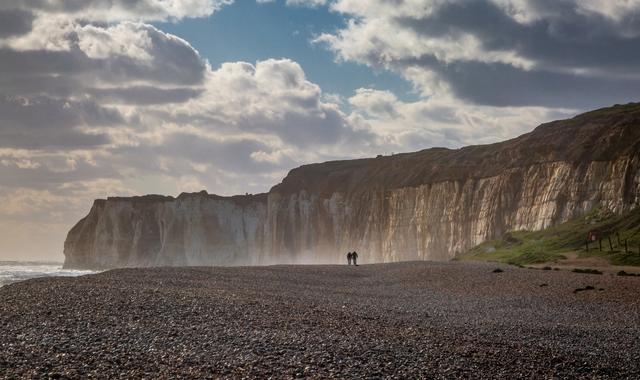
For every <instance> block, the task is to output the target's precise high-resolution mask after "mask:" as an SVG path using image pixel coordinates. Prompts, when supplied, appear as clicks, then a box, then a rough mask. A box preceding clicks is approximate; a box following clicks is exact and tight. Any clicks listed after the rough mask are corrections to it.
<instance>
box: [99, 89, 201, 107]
mask: <svg viewBox="0 0 640 380" xmlns="http://www.w3.org/2000/svg"><path fill="white" fill-rule="evenodd" d="M87 93H88V94H90V95H91V96H93V97H94V98H96V100H97V101H99V102H101V103H116V104H117V103H121V104H135V105H151V104H164V103H183V102H186V101H187V100H189V99H192V98H196V97H198V96H199V95H200V94H202V90H201V89H195V88H171V89H163V88H157V87H151V86H133V87H118V88H92V89H87Z"/></svg>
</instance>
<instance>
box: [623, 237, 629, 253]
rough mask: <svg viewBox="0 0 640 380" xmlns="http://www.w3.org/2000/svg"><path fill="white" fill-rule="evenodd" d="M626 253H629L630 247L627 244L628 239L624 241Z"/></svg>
mask: <svg viewBox="0 0 640 380" xmlns="http://www.w3.org/2000/svg"><path fill="white" fill-rule="evenodd" d="M624 253H629V245H628V244H627V239H624Z"/></svg>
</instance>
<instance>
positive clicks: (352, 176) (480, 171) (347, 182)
mask: <svg viewBox="0 0 640 380" xmlns="http://www.w3.org/2000/svg"><path fill="white" fill-rule="evenodd" d="M638 152H640V103H631V104H626V105H615V106H613V107H608V108H603V109H599V110H596V111H591V112H587V113H584V114H581V115H578V116H575V117H574V118H571V119H568V120H559V121H554V122H550V123H545V124H542V125H540V126H539V127H537V128H536V129H535V130H533V131H532V132H529V133H527V134H524V135H522V136H519V137H516V138H514V139H511V140H507V141H503V142H499V143H495V144H488V145H474V146H467V147H464V148H460V149H447V148H431V149H426V150H422V151H419V152H414V153H402V154H396V155H393V156H379V157H377V158H368V159H358V160H344V161H330V162H325V163H320V164H311V165H304V166H301V167H299V168H296V169H293V170H292V171H291V172H289V174H288V175H287V177H286V178H285V179H284V180H283V181H282V183H280V184H278V185H276V186H274V187H273V188H272V190H271V191H272V192H278V193H283V194H286V193H291V192H296V191H299V190H301V189H306V190H312V191H314V192H316V193H322V194H328V193H332V192H335V191H346V192H350V191H357V190H358V189H363V188H376V187H385V188H398V187H415V186H419V185H422V184H427V183H434V182H441V181H449V180H460V179H464V178H470V177H474V178H485V177H490V176H494V175H497V174H499V173H500V172H502V171H504V170H506V169H509V168H513V167H522V166H529V165H533V164H536V163H542V162H555V161H565V162H572V163H580V162H589V161H607V160H612V159H615V158H617V157H621V156H625V155H633V154H638ZM406 168H411V170H410V171H407V170H405V169H406Z"/></svg>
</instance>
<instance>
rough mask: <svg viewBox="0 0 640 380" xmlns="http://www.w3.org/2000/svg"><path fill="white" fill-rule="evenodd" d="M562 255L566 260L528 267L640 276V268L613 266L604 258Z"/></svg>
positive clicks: (570, 254)
mask: <svg viewBox="0 0 640 380" xmlns="http://www.w3.org/2000/svg"><path fill="white" fill-rule="evenodd" d="M562 255H564V256H565V257H566V259H562V260H555V261H549V262H546V263H540V264H531V265H528V267H531V268H545V267H551V268H558V269H562V270H573V269H597V270H599V271H600V272H603V273H607V274H617V273H618V272H620V271H625V272H627V273H637V274H640V267H637V266H629V265H611V264H610V263H609V262H608V261H607V260H606V259H605V258H602V257H578V253H577V252H567V253H563V254H562Z"/></svg>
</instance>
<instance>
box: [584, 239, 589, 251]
mask: <svg viewBox="0 0 640 380" xmlns="http://www.w3.org/2000/svg"><path fill="white" fill-rule="evenodd" d="M585 245H586V247H587V252H589V240H587V241H586V242H585Z"/></svg>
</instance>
